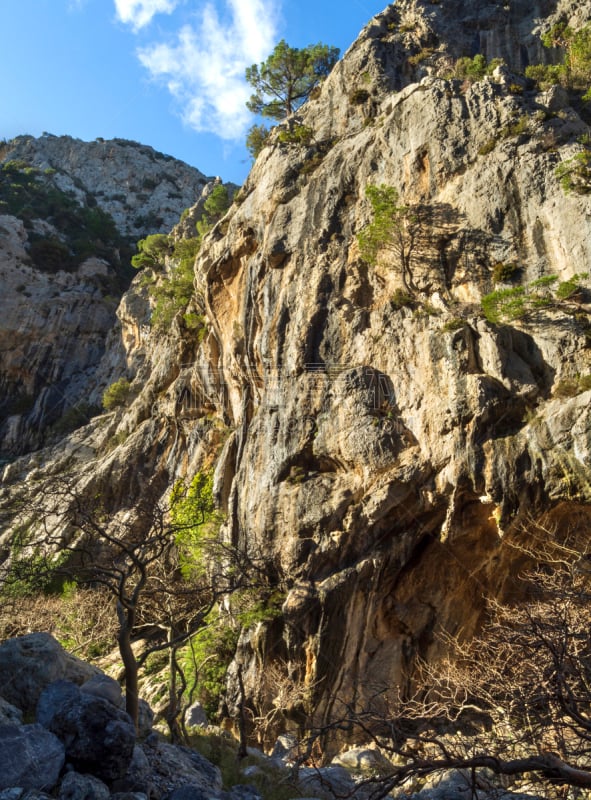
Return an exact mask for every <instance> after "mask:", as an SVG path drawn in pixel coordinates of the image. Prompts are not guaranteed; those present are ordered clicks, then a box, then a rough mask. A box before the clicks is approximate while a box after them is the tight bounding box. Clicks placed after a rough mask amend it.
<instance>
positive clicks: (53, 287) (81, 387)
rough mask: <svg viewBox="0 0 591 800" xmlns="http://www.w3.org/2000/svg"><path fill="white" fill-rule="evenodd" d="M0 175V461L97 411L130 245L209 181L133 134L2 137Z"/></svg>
mask: <svg viewBox="0 0 591 800" xmlns="http://www.w3.org/2000/svg"><path fill="white" fill-rule="evenodd" d="M0 180H1V185H0V277H1V280H2V290H3V291H2V300H1V303H0V305H1V308H2V320H1V322H0V458H2V457H4V458H10V457H14V455H17V454H20V453H24V452H28V451H31V450H35V449H38V448H39V447H40V446H41V445H42V444H44V443H46V442H47V441H48V439H51V438H53V439H56V438H58V437H59V436H60V434H61V435H63V434H64V433H66V432H67V431H68V430H72V429H73V428H76V427H79V426H80V425H81V424H83V423H85V422H87V421H88V419H89V418H90V417H91V416H92V415H93V414H94V413H96V411H97V410H100V403H101V392H102V390H103V389H104V387H105V385H106V381H108V377H109V376H108V373H107V374H106V375H104V374H101V375H97V374H96V373H97V368H98V366H99V364H100V362H101V359H102V357H103V355H104V353H105V341H106V339H107V336H108V334H109V332H111V331H112V332H113V333H112V336H111V339H112V341H113V342H115V341H116V340H117V338H118V337H117V331H116V330H115V329H116V326H117V317H116V313H115V312H116V309H117V306H118V304H119V300H120V298H121V295H122V292H123V291H124V289H126V288H127V287H128V285H129V282H130V280H131V277H132V275H133V274H135V273H134V270H133V269H131V267H130V264H129V260H130V256H131V254H132V253H133V252H134V251H135V242H136V241H137V240H138V239H140V238H142V237H144V236H146V235H148V234H151V233H155V232H157V231H163V230H169V229H170V228H171V227H172V225H174V224H175V223H176V222H177V221H178V219H179V216H180V214H181V212H182V211H183V210H184V209H185V208H188V207H192V206H193V205H195V204H196V203H197V201H198V200H199V199H200V198H201V196H202V195H203V194H204V191H205V192H207V191H208V188H207V187H211V185H212V182H213V179H212V178H206V177H205V176H204V175H203V174H202V173H201V172H199V171H198V170H196V169H194V168H193V167H189V166H187V165H186V164H184V163H182V162H180V161H177V160H175V159H173V158H171V157H170V156H165V155H163V154H162V153H158V152H156V151H155V150H152V148H150V147H145V146H142V145H139V144H137V143H135V142H128V141H125V140H113V141H102V140H97V141H95V142H81V141H79V140H76V139H72V138H71V137H68V136H60V137H58V136H51V135H48V134H46V135H44V136H42V137H41V138H39V139H35V138H33V137H31V136H19V137H17V138H16V139H14V140H12V141H10V142H7V143H5V144H4V145H2V147H1V148H0ZM111 349H112V348H111ZM112 358H113V356H112V355H111V357H110V360H111V361H112ZM119 369H121V367H119ZM123 369H125V366H124V367H123Z"/></svg>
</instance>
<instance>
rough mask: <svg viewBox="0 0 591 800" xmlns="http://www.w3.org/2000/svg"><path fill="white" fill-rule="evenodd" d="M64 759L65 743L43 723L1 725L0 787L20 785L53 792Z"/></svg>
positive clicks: (6, 787)
mask: <svg viewBox="0 0 591 800" xmlns="http://www.w3.org/2000/svg"><path fill="white" fill-rule="evenodd" d="M64 761H65V751H64V746H63V744H62V743H61V742H60V741H59V739H58V738H57V737H56V736H54V735H53V734H52V733H50V732H49V731H46V730H45V729H44V728H42V727H41V725H20V726H19V725H5V726H3V727H0V789H11V788H13V787H15V786H19V787H21V788H23V789H37V790H40V791H46V792H50V791H51V790H52V789H53V788H54V787H55V786H56V785H57V782H58V779H59V775H60V772H61V770H62V767H63V766H64Z"/></svg>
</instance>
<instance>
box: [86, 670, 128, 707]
mask: <svg viewBox="0 0 591 800" xmlns="http://www.w3.org/2000/svg"><path fill="white" fill-rule="evenodd" d="M80 691H81V692H83V693H84V694H92V695H94V696H95V697H102V698H104V699H105V700H108V701H109V703H112V704H113V705H114V706H120V705H121V701H122V696H123V695H122V692H121V686H119V684H118V683H117V681H116V680H115V679H114V678H110V677H109V676H108V675H105V674H104V673H102V672H101V673H99V674H98V675H93V676H92V678H90V680H88V681H86V683H83V684H82V686H81V687H80Z"/></svg>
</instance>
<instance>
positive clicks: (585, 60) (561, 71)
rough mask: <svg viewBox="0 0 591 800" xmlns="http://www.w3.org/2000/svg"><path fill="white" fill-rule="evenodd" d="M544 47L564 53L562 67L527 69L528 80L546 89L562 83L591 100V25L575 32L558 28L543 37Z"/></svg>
mask: <svg viewBox="0 0 591 800" xmlns="http://www.w3.org/2000/svg"><path fill="white" fill-rule="evenodd" d="M542 44H543V45H544V46H545V47H549V48H560V49H561V50H562V51H563V52H564V57H563V60H562V63H561V64H552V65H544V64H536V65H533V66H530V67H528V68H527V69H526V72H525V74H526V77H528V78H531V79H532V80H534V81H536V83H538V84H539V85H540V86H541V87H542V88H546V87H547V86H549V85H551V84H556V83H561V84H562V85H563V86H566V87H567V88H568V89H573V90H576V91H581V92H585V97H584V99H591V25H585V26H584V27H582V28H579V30H577V31H575V30H573V28H570V27H569V26H568V25H566V23H564V22H561V23H559V24H557V25H554V26H553V27H552V28H551V29H550V30H549V31H547V32H546V33H545V34H544V35H543V36H542Z"/></svg>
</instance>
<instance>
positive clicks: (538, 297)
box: [482, 273, 588, 323]
mask: <svg viewBox="0 0 591 800" xmlns="http://www.w3.org/2000/svg"><path fill="white" fill-rule="evenodd" d="M587 277H588V273H580V274H577V275H573V277H572V278H570V279H569V280H568V281H563V282H562V283H558V276H556V275H544V276H543V277H541V278H538V279H537V280H535V281H532V282H531V283H530V284H528V285H527V286H516V287H514V288H511V289H497V290H496V291H494V292H491V293H490V294H487V295H485V296H484V297H483V298H482V310H483V312H484V316H485V317H486V318H487V320H488V321H489V322H495V323H498V322H503V321H512V320H516V319H520V318H521V317H523V316H525V315H526V314H527V313H529V312H532V311H535V310H537V309H540V308H544V307H546V306H548V305H550V304H551V303H553V302H555V301H559V302H560V301H564V300H567V299H568V298H569V297H571V296H572V295H573V294H574V293H575V292H577V291H579V290H580V288H581V286H580V283H581V281H583V280H585V279H586V278H587ZM557 283H558V286H556V284H557ZM555 286H556V288H554V287H555Z"/></svg>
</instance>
